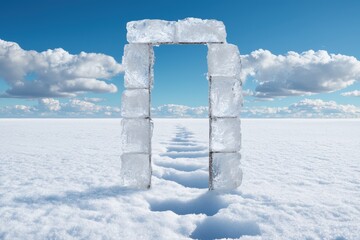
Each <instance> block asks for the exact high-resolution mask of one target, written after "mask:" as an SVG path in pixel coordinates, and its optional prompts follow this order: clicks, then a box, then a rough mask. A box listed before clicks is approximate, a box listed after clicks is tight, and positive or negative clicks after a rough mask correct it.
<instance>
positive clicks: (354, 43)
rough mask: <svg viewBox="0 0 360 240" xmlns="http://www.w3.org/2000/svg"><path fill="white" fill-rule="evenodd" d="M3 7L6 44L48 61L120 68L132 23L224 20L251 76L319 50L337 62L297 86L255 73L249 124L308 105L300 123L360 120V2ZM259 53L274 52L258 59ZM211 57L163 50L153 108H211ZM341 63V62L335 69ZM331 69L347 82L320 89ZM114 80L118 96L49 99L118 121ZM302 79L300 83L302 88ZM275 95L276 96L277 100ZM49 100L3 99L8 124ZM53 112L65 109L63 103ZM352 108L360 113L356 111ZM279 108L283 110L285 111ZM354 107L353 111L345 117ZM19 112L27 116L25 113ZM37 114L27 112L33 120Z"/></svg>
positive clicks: (1, 85) (0, 18) (1, 78)
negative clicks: (62, 55)
mask: <svg viewBox="0 0 360 240" xmlns="http://www.w3.org/2000/svg"><path fill="white" fill-rule="evenodd" d="M1 5H2V7H1V10H0V22H1V23H2V24H1V27H0V39H2V40H3V41H6V42H15V43H17V44H18V45H19V46H20V48H21V49H23V50H26V51H28V50H35V51H36V52H43V51H46V50H48V49H56V48H62V49H64V50H65V51H67V52H68V53H70V54H73V55H78V54H80V52H86V53H101V54H105V55H107V56H109V57H113V58H114V59H115V60H116V61H117V62H118V63H121V58H122V54H123V47H124V44H126V23H127V22H128V21H132V20H140V19H147V18H150V19H165V20H178V19H183V18H186V17H198V18H204V19H205V18H209V19H217V20H221V21H223V22H224V24H225V26H226V30H227V41H228V42H229V43H233V44H236V45H238V47H239V49H240V52H241V54H242V55H244V56H246V55H248V57H247V58H245V62H246V60H249V61H248V62H249V63H248V65H249V66H248V68H249V69H251V68H252V66H250V65H251V64H254V63H253V62H254V57H255V56H257V60H256V64H259V63H260V64H263V63H264V62H265V61H267V60H266V59H267V58H266V56H273V57H274V58H276V59H277V60H274V62H273V64H275V65H276V66H277V65H278V64H284V63H283V61H282V60H281V59H278V57H279V55H283V56H288V55H287V54H288V52H289V51H294V52H296V53H297V54H300V56H299V59H298V60H299V61H303V60H304V56H303V55H301V53H302V52H304V51H309V50H314V51H315V53H314V54H308V55H310V57H317V58H321V56H322V54H321V53H319V52H317V51H318V50H325V51H326V53H327V54H328V55H329V56H330V58H331V59H330V60H329V61H328V62H327V63H320V65H325V67H322V66H320V67H319V64H318V63H317V64H315V65H314V64H313V63H312V62H310V63H309V62H306V63H301V64H303V65H302V68H301V69H300V70H301V71H300V70H299V71H298V72H296V70H294V72H292V73H290V77H291V79H287V80H286V79H285V80H284V79H280V78H286V76H283V75H282V74H280V75H279V74H278V75H276V74H275V73H272V72H271V71H269V70H268V69H253V70H249V71H250V72H251V73H252V75H251V74H249V75H248V76H247V77H246V82H245V84H244V89H245V90H246V89H247V90H248V93H249V94H248V95H250V96H247V97H246V98H245V107H244V109H245V110H246V111H245V112H244V116H250V117H257V116H260V117H261V116H262V115H263V116H270V117H271V114H269V112H273V110H274V111H275V110H276V114H274V115H273V116H274V117H277V116H280V115H281V114H284V112H286V111H287V109H289V108H294V107H296V108H297V109H298V107H299V106H303V105H304V104H305V105H306V104H308V105H307V107H308V109H307V110H306V109H301V110H299V111H297V112H296V113H297V114H298V115H300V116H301V114H306V113H308V112H307V111H313V109H314V108H316V109H319V108H321V109H322V108H328V107H329V106H330V108H331V111H337V115H334V116H337V117H339V116H341V115H344V116H345V115H347V112H346V111H350V112H351V113H353V112H354V111H355V112H356V114H357V113H359V114H360V112H357V111H360V110H359V108H360V97H356V96H349V95H357V94H356V92H355V93H354V94H347V96H343V95H341V93H343V94H344V93H347V92H354V91H356V90H360V83H359V81H360V76H359V75H357V74H359V73H360V70H359V69H358V68H359V66H360V64H358V62H351V60H350V57H355V58H356V59H360V45H359V42H360V29H359V27H358V26H360V15H359V14H358V12H359V10H360V2H358V1H349V0H345V1H340V0H339V1H336V0H333V1H322V0H317V1H310V0H309V1H306V0H305V1H285V0H284V1H280V0H266V1H265V0H263V1H260V0H249V1H230V0H229V1H221V2H220V1H211V0H210V1H186V0H185V1H184V0H183V1H151V2H150V1H95V0H86V1H85V0H77V1H68V0H63V1H25V0H23V1H19V0H15V1H2V3H1ZM259 49H264V50H266V51H267V52H266V53H260V52H256V51H257V50H259ZM206 52H207V48H206V46H161V47H156V48H155V56H156V62H155V86H154V90H153V96H152V104H153V107H158V106H161V105H164V104H180V105H186V106H189V107H192V108H194V107H198V106H206V105H207V102H208V100H207V94H208V92H207V91H208V89H207V81H206V78H205V74H206V72H207V64H206ZM249 54H250V55H251V54H253V56H249ZM269 54H271V55H269ZM331 54H341V56H346V57H348V58H346V59H345V60H344V58H343V57H337V58H334V57H331ZM319 56H320V57H319ZM3 57H4V56H3ZM4 58H5V57H4ZM5 60H6V59H5ZM29 61H30V60H29ZM107 61H108V60H107ZM3 62H5V61H3ZM279 62H280V63H279ZM329 62H330V63H329ZM332 62H335V63H334V64H331V63H332ZM349 62H351V63H349ZM286 64H287V65H286ZM286 64H285V65H284V66H282V67H279V69H278V70H283V69H285V70H286V69H287V67H288V68H294V66H295V65H294V63H292V62H291V59H290V58H289V60H288V62H287V63H286ZM296 64H298V63H296ZM275 65H274V66H275ZM340 65H341V69H340V70H339V69H337V67H339V66H340ZM296 66H297V65H296ZM245 67H246V66H245ZM8 68H9V66H7V65H4V64H3V66H1V65H0V93H3V92H5V91H7V90H8V89H9V88H10V85H11V84H9V81H5V80H6V79H5V77H6V76H8V75H9V74H8V75H6V71H8ZM115 68H116V66H114V68H112V69H111V70H109V71H116V70H115ZM309 68H310V69H313V71H312V75H310V77H311V78H314V81H313V82H314V84H313V85H314V86H310V85H311V84H312V80H311V81H310V80H308V78H309V76H303V74H302V73H303V71H304V69H309ZM347 68H348V69H347ZM329 69H330V70H329ZM331 69H333V70H334V72H336V73H337V72H343V74H339V76H336V77H334V79H332V80H331V81H329V82H326V83H325V80H318V79H321V78H322V79H324V78H328V77H329V76H327V75H326V74H322V72H329V71H331ZM354 69H355V70H354ZM34 71H35V72H27V75H26V77H25V80H26V81H29V82H31V81H34V80H36V78H37V77H38V75H40V73H37V72H36V70H34ZM1 72H2V73H3V74H1ZM347 72H351V73H352V75H351V76H348V75H347V74H345V73H347ZM104 74H105V73H104ZM105 75H106V76H105ZM105 75H99V76H94V78H96V79H98V80H103V81H105V82H106V83H108V84H114V85H115V86H116V88H117V91H116V92H115V91H113V89H112V88H111V87H109V86H107V88H106V89H105V88H103V89H101V90H98V91H91V90H86V91H83V93H82V94H76V96H49V98H51V99H53V100H56V101H59V104H60V105H61V104H65V105H66V104H67V106H65V105H64V106H62V108H63V109H68V111H76V109H77V108H75V107H74V106H73V107H72V108H71V107H69V105H71V104H70V102H69V101H72V103H74V104H75V103H76V101H77V100H79V101H83V102H77V103H78V104H80V105H81V104H85V105H86V103H84V102H89V104H90V103H92V104H96V105H100V106H108V107H111V108H112V110H109V111H107V113H109V112H111V111H113V110H114V111H115V112H116V111H117V110H116V108H118V107H120V96H121V92H122V90H123V75H122V74H121V73H120V74H117V75H115V74H110V75H111V77H109V74H108V73H106V74H105ZM113 75H114V76H113ZM274 75H276V77H277V78H279V79H275V80H276V81H280V84H272V83H270V86H268V87H267V89H271V92H272V93H271V94H270V93H269V92H266V91H267V90H264V89H260V88H259V83H264V82H266V81H267V79H266V78H265V77H264V76H274ZM57 77H59V76H57ZM301 77H306V81H310V83H309V84H307V85H306V86H300V87H299V85H301V81H303V79H301ZM293 79H296V81H295V83H294V82H293ZM339 79H341V80H339ZM344 79H345V80H344ZM351 80H354V81H351ZM14 81H15V80H14ZM299 83H300V84H299ZM12 84H13V83H12ZM281 84H282V85H291V86H292V89H296V91H298V90H299V91H300V92H299V93H297V94H293V93H292V94H289V93H288V92H286V93H284V92H283V91H282V92H281V93H279V89H275V88H276V87H278V86H279V85H281ZM319 84H322V85H324V84H327V85H329V84H330V85H331V86H332V87H329V88H328V89H327V90H324V88H319ZM29 86H30V85H29ZM294 86H295V87H294ZM312 87H313V88H312ZM304 89H305V90H304ZM287 90H288V89H287ZM274 92H276V93H275V95H274ZM259 93H260V95H259ZM261 94H262V95H261ZM40 95H41V94H40ZM345 95H346V94H345ZM264 96H265V97H264ZM42 98H44V96H38V97H36V96H35V94H32V96H31V97H24V96H22V97H21V98H19V96H18V95H17V96H14V95H13V96H11V97H9V96H8V97H6V98H0V108H2V110H0V115H2V116H3V117H4V116H11V115H14V114H15V113H14V112H12V113H7V110H9V109H12V106H15V105H19V106H20V105H21V106H25V107H27V106H30V107H31V106H35V107H34V109H35V110H37V111H36V112H37V113H34V115H32V116H39V113H40V112H42V111H45V110H46V109H47V110H49V109H51V108H48V107H47V108H46V109H45V108H44V109H43V110H39V108H40V106H38V105H41V104H40V102H41V99H42ZM305 99H306V101H305ZM308 100H312V101H308ZM315 100H316V101H315ZM318 100H321V101H318ZM54 104H55V105H56V103H54ZM45 105H46V104H45ZM45 105H44V106H45ZM75 105H76V104H75ZM349 105H351V106H354V108H351V107H350V108H349ZM46 106H47V105H46ZM76 106H77V105H76ZM86 106H87V107H86ZM86 106H85V110H84V108H81V109H82V110H81V111H79V113H78V114H76V113H74V114H73V115H72V116H89V115H87V114H85V111H87V110H89V111H91V106H90V105H86ZM93 107H94V106H93ZM5 108H6V109H7V110H6V109H5ZM60 108H61V106H60ZM279 108H281V109H280V110H279ZM345 108H346V109H350V110H343V109H345ZM19 109H20V110H21V108H19ZM24 109H25V108H24V107H23V110H24ZM34 109H28V111H33V110H34ZM53 109H54V108H53ZM55 109H56V106H55ZM252 109H255V110H256V111H258V112H257V115H256V114H255V115H254V113H253V112H251V110H252ZM264 109H268V111H265V112H264V111H262V110H264ZM261 111H262V112H261ZM317 111H318V112H317V114H318V115H316V114H315V116H320V117H321V116H322V114H324V113H322V112H321V113H319V111H320V110H317ZM331 111H330V112H331ZM51 112H52V114H48V115H47V114H45V115H44V116H68V115H66V114H65V113H64V112H58V113H56V114H55V113H54V112H55V111H54V110H51ZM105 112H106V110H101V111H100V110H99V111H98V112H97V113H95V114H94V116H105V115H104V114H105ZM266 113H267V114H266ZM16 114H17V112H16ZM16 114H15V115H16ZM319 114H320V115H319ZM356 114H355V115H356ZM15 115H14V116H15ZM115 115H116V114H115ZM285 115H286V114H285ZM298 115H297V116H298ZM325 115H326V113H325ZM19 116H26V113H21V114H20V115H19ZM112 116H114V115H112ZM286 116H290V115H286ZM304 116H305V115H304ZM357 116H358V115H357Z"/></svg>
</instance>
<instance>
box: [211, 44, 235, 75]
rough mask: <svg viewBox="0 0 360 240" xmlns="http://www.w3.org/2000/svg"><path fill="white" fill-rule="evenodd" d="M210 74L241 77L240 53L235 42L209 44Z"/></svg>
mask: <svg viewBox="0 0 360 240" xmlns="http://www.w3.org/2000/svg"><path fill="white" fill-rule="evenodd" d="M208 48H209V50H208V55H207V60H208V68H209V69H208V71H209V75H210V76H222V77H235V78H239V77H240V53H239V50H238V47H237V46H236V45H233V44H208Z"/></svg>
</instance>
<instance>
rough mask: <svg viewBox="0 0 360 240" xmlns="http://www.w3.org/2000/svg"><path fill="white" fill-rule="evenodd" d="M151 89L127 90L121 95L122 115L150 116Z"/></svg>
mask: <svg viewBox="0 0 360 240" xmlns="http://www.w3.org/2000/svg"><path fill="white" fill-rule="evenodd" d="M149 102H150V96H149V90H148V89H129V90H125V91H124V92H123V94H122V97H121V115H122V117H144V118H145V117H149Z"/></svg>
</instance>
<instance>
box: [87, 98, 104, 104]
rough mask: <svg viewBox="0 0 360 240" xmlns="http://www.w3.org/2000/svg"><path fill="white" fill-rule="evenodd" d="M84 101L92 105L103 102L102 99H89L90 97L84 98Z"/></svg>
mask: <svg viewBox="0 0 360 240" xmlns="http://www.w3.org/2000/svg"><path fill="white" fill-rule="evenodd" d="M84 101H87V102H92V103H99V102H103V101H105V99H103V98H90V97H84Z"/></svg>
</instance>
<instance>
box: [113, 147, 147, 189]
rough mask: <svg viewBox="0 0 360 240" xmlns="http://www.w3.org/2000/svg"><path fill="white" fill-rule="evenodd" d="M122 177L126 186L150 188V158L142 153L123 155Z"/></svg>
mask: <svg viewBox="0 0 360 240" xmlns="http://www.w3.org/2000/svg"><path fill="white" fill-rule="evenodd" d="M120 176H121V180H122V183H123V185H124V186H130V187H135V188H142V189H144V188H149V187H150V181H151V165H150V156H149V155H148V154H141V153H140V154H139V153H125V154H123V155H122V156H121V170H120Z"/></svg>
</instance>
